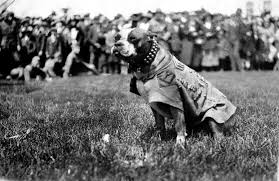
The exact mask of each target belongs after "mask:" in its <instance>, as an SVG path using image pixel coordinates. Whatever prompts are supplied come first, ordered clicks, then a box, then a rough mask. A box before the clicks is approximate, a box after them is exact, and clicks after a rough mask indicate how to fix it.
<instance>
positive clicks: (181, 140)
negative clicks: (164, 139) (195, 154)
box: [175, 135, 186, 149]
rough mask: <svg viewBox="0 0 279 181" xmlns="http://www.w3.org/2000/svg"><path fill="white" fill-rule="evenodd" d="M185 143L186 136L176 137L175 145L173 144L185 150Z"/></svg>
mask: <svg viewBox="0 0 279 181" xmlns="http://www.w3.org/2000/svg"><path fill="white" fill-rule="evenodd" d="M185 142H186V136H185V135H177V137H176V143H175V145H176V146H180V147H182V148H183V149H185V147H184V146H185Z"/></svg>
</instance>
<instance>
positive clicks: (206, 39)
mask: <svg viewBox="0 0 279 181" xmlns="http://www.w3.org/2000/svg"><path fill="white" fill-rule="evenodd" d="M134 27H140V28H142V29H145V30H149V31H151V32H154V33H156V34H157V35H158V41H159V43H160V44H161V45H162V46H164V47H165V48H167V49H169V50H170V51H171V52H172V53H173V54H174V55H175V56H176V57H177V58H178V59H179V60H180V61H182V62H183V63H185V64H186V65H188V66H190V67H191V68H193V69H195V70H197V71H219V70H221V71H227V70H233V71H244V70H268V69H270V70H272V69H274V70H278V69H279V65H278V64H279V61H278V58H279V18H276V17H272V16H271V14H270V13H269V12H264V13H262V15H260V16H253V17H245V18H244V17H243V14H242V11H241V10H240V9H238V10H237V11H236V13H234V14H233V15H231V16H227V15H222V14H211V13H209V12H207V11H205V10H204V9H202V10H199V11H195V12H186V11H185V12H176V13H164V12H162V11H160V10H157V11H155V12H151V11H149V12H147V13H138V14H133V15H131V16H130V17H129V18H125V17H124V16H122V15H120V14H119V15H117V16H115V17H114V19H112V20H111V19H108V18H107V17H105V16H103V15H98V16H96V17H94V18H91V17H90V14H85V15H83V16H81V15H73V16H69V15H68V12H67V9H64V13H63V15H62V16H57V15H56V13H55V12H53V13H52V14H51V15H50V16H48V17H47V18H41V17H25V18H18V17H15V16H14V13H12V12H8V11H5V12H4V13H2V14H1V15H0V43H1V44H0V78H2V79H23V80H26V81H29V80H31V79H36V80H41V79H46V80H51V79H52V78H53V77H63V78H68V77H69V76H73V75H77V74H79V73H84V72H85V73H87V74H96V75H98V74H99V73H127V71H128V70H127V65H126V64H125V63H124V62H123V61H121V60H119V59H118V58H116V57H114V56H113V55H111V53H110V49H111V47H112V45H113V42H114V39H113V38H114V35H115V33H117V32H118V31H119V30H121V29H123V28H134Z"/></svg>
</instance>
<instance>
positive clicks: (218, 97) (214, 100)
mask: <svg viewBox="0 0 279 181" xmlns="http://www.w3.org/2000/svg"><path fill="white" fill-rule="evenodd" d="M160 51H163V54H164V55H165V56H164V57H163V58H162V59H159V58H157V57H156V58H155V60H154V61H153V62H152V64H151V68H150V72H148V73H146V74H144V75H142V74H141V77H140V78H138V79H139V80H137V82H136V87H137V90H138V92H139V94H140V95H141V96H142V97H143V98H144V99H145V100H146V101H147V102H148V103H152V102H161V103H165V104H168V105H170V106H173V107H176V108H178V109H180V110H182V111H184V112H185V116H186V120H187V121H190V122H192V123H193V124H198V123H200V122H202V121H203V120H205V118H208V117H210V118H213V119H214V120H215V121H216V122H217V123H225V122H226V121H227V120H228V119H229V118H230V117H231V116H232V115H233V114H234V113H235V111H236V107H235V106H234V105H233V104H232V103H231V102H230V101H229V100H228V99H227V97H226V96H225V95H224V94H223V93H221V92H220V91H219V90H218V89H217V88H215V87H214V86H213V85H212V84H211V83H210V82H208V81H207V80H205V79H204V78H203V77H202V76H201V75H200V74H198V73H197V72H195V71H194V70H192V69H191V68H189V67H188V66H186V65H184V64H183V63H182V62H180V61H178V60H177V59H176V58H175V57H174V56H173V55H171V54H170V53H169V52H167V51H165V50H163V49H161V50H160Z"/></svg>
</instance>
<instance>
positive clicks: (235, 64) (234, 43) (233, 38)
mask: <svg viewBox="0 0 279 181" xmlns="http://www.w3.org/2000/svg"><path fill="white" fill-rule="evenodd" d="M225 23H226V25H225V31H226V34H225V36H226V38H227V39H228V41H229V42H230V50H229V57H230V60H231V67H232V70H234V71H242V70H243V65H242V60H241V58H240V55H239V51H240V49H241V44H240V41H241V39H242V37H243V28H244V23H243V21H242V10H241V9H237V11H236V13H235V14H234V15H232V17H230V18H229V19H228V20H227V22H225Z"/></svg>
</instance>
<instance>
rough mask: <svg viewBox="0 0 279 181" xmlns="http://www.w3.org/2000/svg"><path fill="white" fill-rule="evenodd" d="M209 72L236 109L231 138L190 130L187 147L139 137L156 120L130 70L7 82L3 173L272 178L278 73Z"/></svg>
mask: <svg viewBox="0 0 279 181" xmlns="http://www.w3.org/2000/svg"><path fill="white" fill-rule="evenodd" d="M203 75H204V76H205V77H206V78H207V79H208V80H210V81H211V82H212V83H213V84H214V85H215V86H216V87H217V88H219V89H220V90H221V91H222V92H224V93H225V94H226V95H227V97H228V98H229V99H230V100H231V101H232V102H233V103H234V104H235V105H236V106H237V107H238V111H237V114H236V116H235V118H234V120H235V124H234V126H233V129H232V135H230V136H227V137H225V138H223V139H221V140H219V141H214V140H213V139H212V138H210V137H209V136H206V135H202V134H199V135H198V136H191V137H189V138H188V139H187V145H186V148H185V150H183V149H182V148H179V147H178V148H176V147H175V146H174V143H175V141H174V140H171V141H167V142H162V141H160V140H159V138H158V137H156V136H155V137H153V138H152V139H151V140H149V141H148V142H144V141H141V140H139V139H138V138H139V136H140V135H141V134H142V133H143V132H144V131H145V130H146V129H147V128H148V127H150V126H152V125H153V122H154V119H153V117H152V114H151V110H150V108H149V107H148V105H147V104H146V103H145V102H144V101H143V100H142V99H141V98H140V97H138V96H136V95H133V94H131V93H129V76H124V75H106V76H105V75H101V76H97V77H95V76H92V77H91V76H90V77H74V78H71V79H69V80H62V79H60V80H54V81H52V82H40V83H38V82H34V83H30V84H27V85H23V84H18V83H13V84H12V83H8V82H2V83H1V84H0V178H1V177H2V178H8V179H16V180H61V181H64V180H100V179H104V180H194V181H196V180H276V178H275V177H276V176H275V175H276V169H277V164H276V163H277V159H278V133H279V74H278V73H277V72H276V73H273V72H244V73H237V72H228V73H222V72H217V73H203ZM168 125H169V126H171V122H169V123H168ZM105 134H109V135H110V141H109V143H105V142H104V141H103V140H102V137H103V136H104V135H105Z"/></svg>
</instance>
